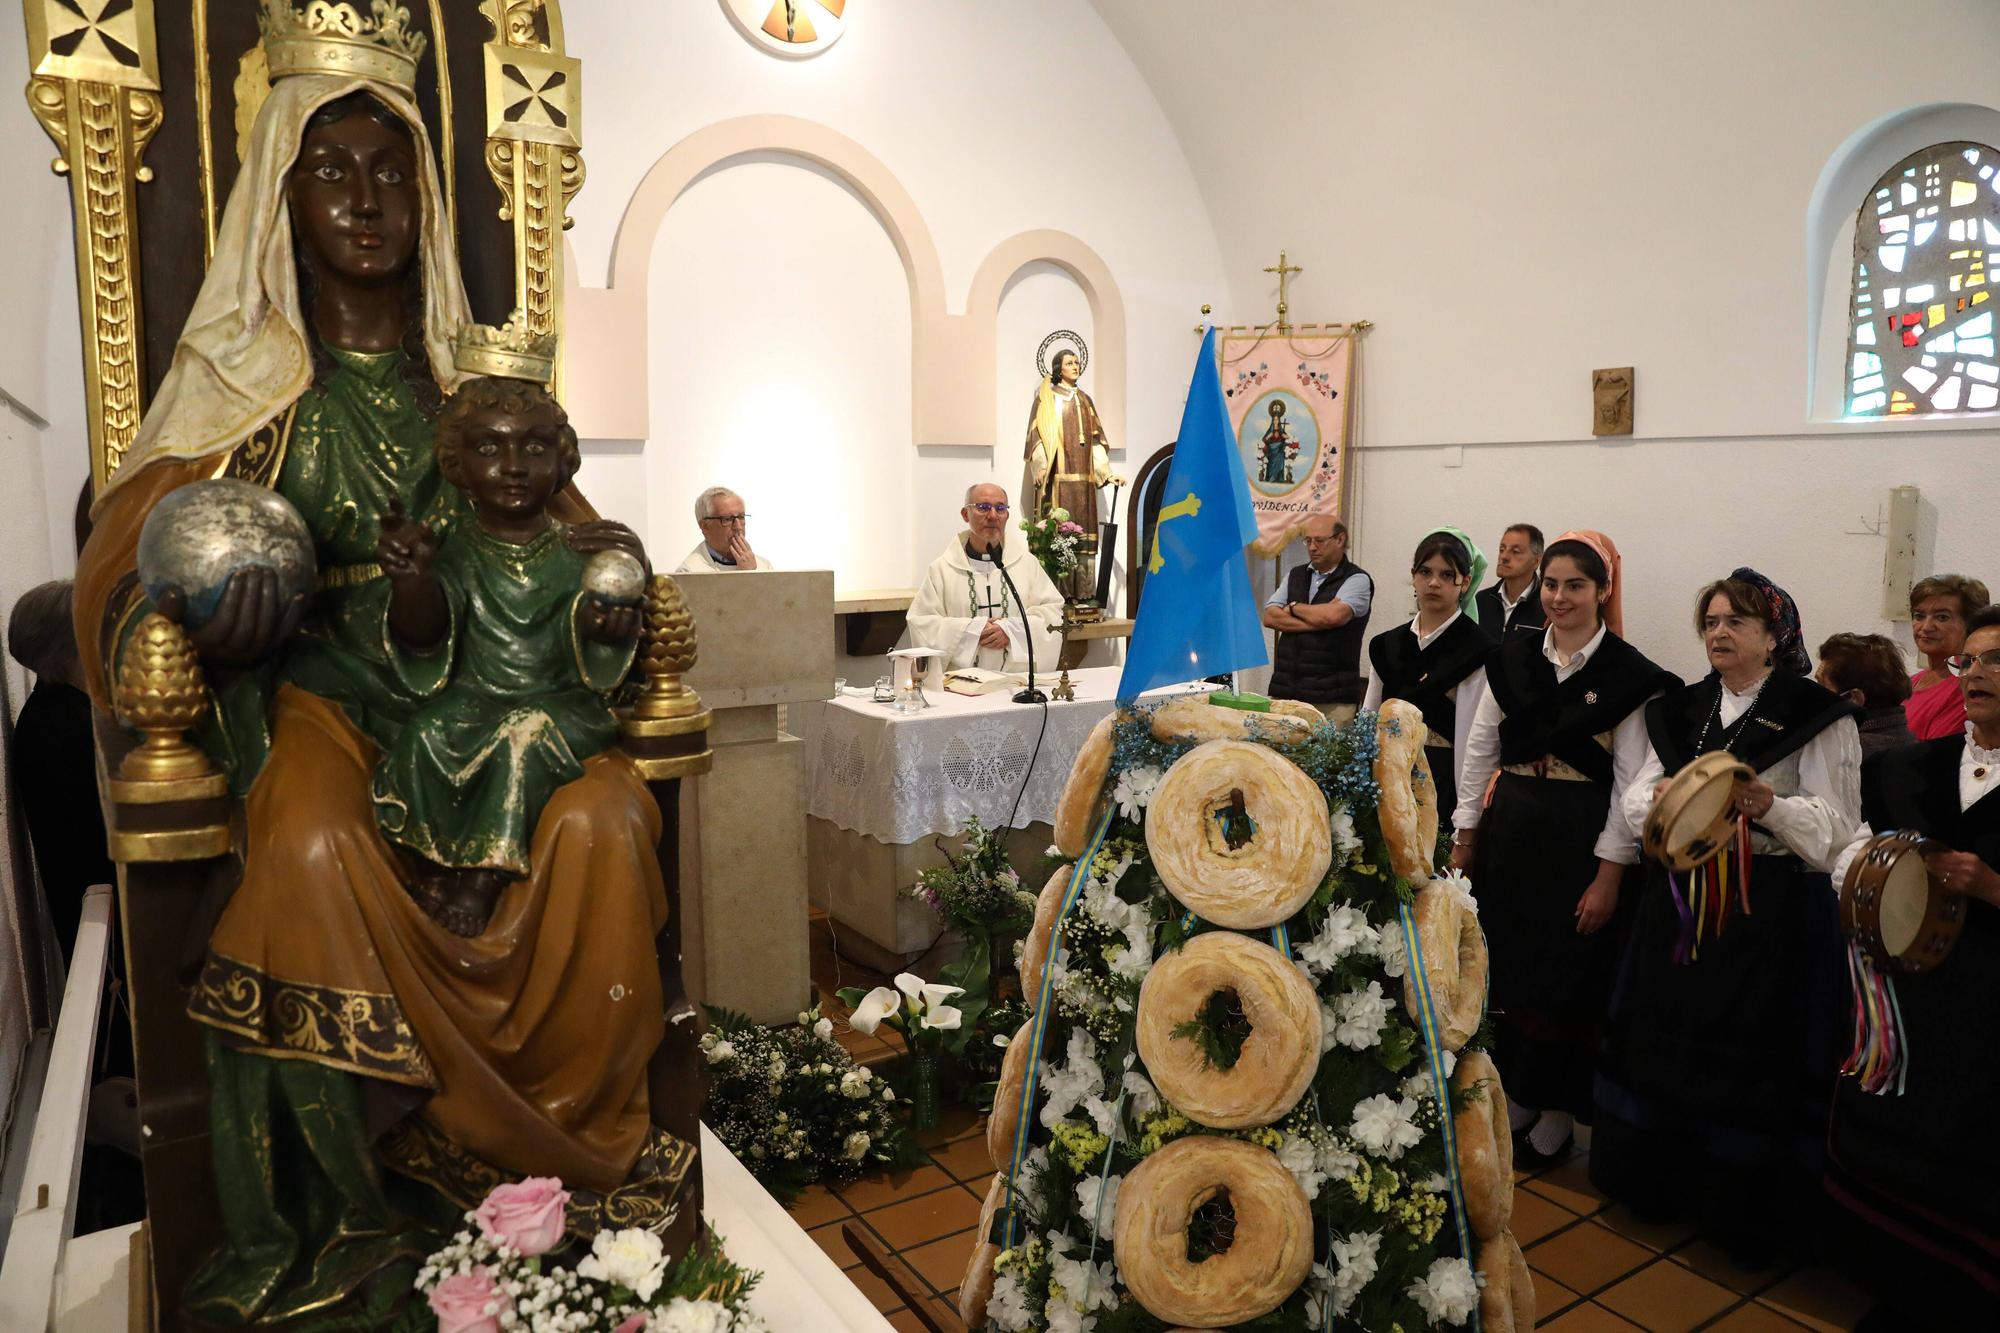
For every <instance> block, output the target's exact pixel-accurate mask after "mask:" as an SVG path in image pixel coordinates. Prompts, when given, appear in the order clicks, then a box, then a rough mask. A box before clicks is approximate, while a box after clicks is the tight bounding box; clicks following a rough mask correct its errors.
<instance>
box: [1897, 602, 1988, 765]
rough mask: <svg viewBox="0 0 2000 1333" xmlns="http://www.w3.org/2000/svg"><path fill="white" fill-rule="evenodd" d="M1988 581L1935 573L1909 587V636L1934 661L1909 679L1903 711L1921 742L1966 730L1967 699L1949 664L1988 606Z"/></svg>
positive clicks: (1939, 738)
mask: <svg viewBox="0 0 2000 1333" xmlns="http://www.w3.org/2000/svg"><path fill="white" fill-rule="evenodd" d="M1987 601H1988V598H1987V594H1986V585H1985V584H1984V583H1981V582H1980V581H1979V580H1978V579H1969V578H1966V577H1965V576H1964V575H1963V574H1933V575H1931V576H1930V577H1929V578H1927V579H1919V580H1917V582H1916V584H1915V586H1913V587H1912V588H1911V589H1910V637H1911V638H1912V639H1914V640H1915V641H1916V645H1917V651H1918V652H1920V653H1922V654H1923V655H1924V658H1925V660H1926V661H1927V662H1928V663H1929V665H1928V666H1926V667H1925V668H1924V669H1923V670H1922V671H1919V672H1917V673H1916V674H1915V675H1914V676H1911V677H1910V697H1909V701H1908V702H1906V703H1905V704H1904V705H1903V711H1904V713H1905V714H1907V715H1908V717H1909V719H1910V730H1911V731H1912V732H1914V733H1915V734H1916V738H1917V739H1918V740H1920V741H1934V740H1942V739H1945V738H1947V737H1952V736H1956V735H1958V733H1959V732H1961V731H1963V730H1964V729H1965V701H1964V699H1963V698H1962V697H1961V696H1960V693H1959V688H1958V681H1957V680H1955V679H1953V677H1952V674H1951V669H1950V667H1949V666H1948V665H1947V663H1948V662H1949V661H1950V660H1951V658H1952V657H1953V656H1955V655H1956V654H1958V653H1960V652H1962V651H1963V650H1964V648H1965V627H1966V624H1967V622H1968V620H1969V619H1970V618H1971V616H1972V614H1973V613H1974V612H1976V611H1978V610H1980V609H1981V608H1983V607H1984V606H1985V605H1986V604H1987Z"/></svg>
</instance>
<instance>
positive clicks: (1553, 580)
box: [1452, 531, 1680, 1161]
mask: <svg viewBox="0 0 2000 1333" xmlns="http://www.w3.org/2000/svg"><path fill="white" fill-rule="evenodd" d="M1541 590H1542V606H1543V608H1544V609H1545V610H1546V611H1547V613H1548V628H1547V630H1545V631H1544V632H1543V633H1541V634H1515V635H1510V636H1508V638H1507V640H1506V641H1505V642H1504V643H1502V644H1501V645H1500V648H1499V651H1498V652H1497V653H1496V654H1495V656H1494V657H1493V658H1492V659H1491V660H1490V661H1489V662H1488V664H1487V668H1486V694H1485V697H1484V698H1482V699H1481V700H1480V701H1479V707H1478V709H1477V711H1476V712H1475V713H1474V715H1473V719H1472V731H1471V734H1470V735H1469V736H1467V738H1466V744H1465V762H1464V766H1463V768H1462V769H1461V771H1460V773H1459V790H1460V791H1461V792H1462V793H1463V799H1461V800H1460V801H1459V804H1458V811H1457V813H1456V815H1455V816H1454V817H1453V819H1452V824H1453V827H1454V829H1455V830H1456V832H1455V834H1454V836H1453V840H1452V842H1453V845H1452V864H1453V865H1454V866H1456V867H1458V868H1460V869H1466V870H1469V871H1470V872H1471V874H1472V884H1473V892H1474V893H1475V894H1477V895H1478V898H1479V916H1480V921H1481V923H1482V924H1483V925H1484V926H1485V928H1486V938H1487V941H1488V947H1489V948H1490V950H1491V953H1492V959H1493V967H1492V991H1491V998H1490V1001H1489V1004H1490V1007H1491V1009H1492V1011H1493V1015H1494V1018H1495V1021H1496V1023H1497V1024H1498V1026H1499V1029H1500V1040H1499V1042H1498V1044H1497V1049H1496V1051H1495V1055H1496V1057H1497V1058H1498V1060H1499V1062H1500V1072H1501V1076H1502V1078H1503V1079H1504V1080H1505V1082H1506V1086H1507V1094H1508V1099H1509V1102H1510V1105H1509V1108H1508V1115H1509V1120H1510V1122H1511V1124H1512V1126H1513V1128H1514V1131H1515V1133H1516V1134H1518V1135H1521V1136H1522V1142H1521V1143H1520V1145H1519V1147H1518V1148H1517V1151H1519V1152H1522V1153H1524V1154H1525V1155H1526V1156H1527V1158H1528V1159H1529V1160H1531V1161H1546V1160H1549V1159H1551V1158H1554V1157H1556V1156H1559V1155H1560V1154H1561V1153H1562V1152H1563V1151H1564V1150H1565V1149H1566V1148H1567V1147H1568V1146H1569V1143H1570V1138H1571V1129H1572V1125H1573V1123H1574V1118H1575V1117H1576V1116H1578V1115H1584V1116H1586V1118H1587V1114H1588V1112H1589V1110H1590V1076H1591V1069H1592V1065H1593V1061H1594V1057H1595V1053H1596V1041H1597V1035H1598V1031H1599V1027H1600V1024H1601V1022H1602V1018H1603V1014H1604V1006H1605V999H1606V996H1607V995H1608V994H1609V992H1610V988H1611V976H1612V972H1613V971H1614V969H1615V966H1616V961H1617V956H1618V940H1619V938H1620V937H1621V935H1622V928H1623V924H1624V922H1625V921H1626V920H1628V919H1629V910H1627V911H1621V904H1626V903H1629V901H1630V895H1629V894H1628V893H1626V892H1625V891H1624V888H1625V882H1626V878H1627V875H1628V873H1629V872H1630V870H1631V868H1632V866H1633V865H1634V863H1636V862H1637V861H1638V859H1639V844H1638V839H1637V838H1636V837H1634V836H1633V833H1632V830H1631V827H1630V826H1629V825H1628V824H1627V823H1626V819H1625V811H1624V808H1623V806H1622V804H1621V798H1622V796H1623V794H1624V792H1625V789H1626V788H1627V787H1629V786H1630V785H1631V784H1632V781H1633V779H1634V778H1635V777H1636V775H1637V774H1638V772H1639V768H1640V766H1641V764H1643V763H1644V761H1645V757H1646V733H1645V724H1644V721H1643V719H1642V717H1641V711H1642V709H1643V707H1644V705H1645V703H1646V701H1647V700H1648V699H1651V698H1652V697H1653V696H1655V695H1657V694H1658V693H1660V691H1662V690H1664V689H1670V688H1672V687H1674V686H1677V685H1679V684H1680V681H1679V680H1678V679H1677V678H1676V677H1675V676H1674V675H1673V674H1672V673H1670V672H1668V671H1665V670H1663V669H1662V668H1660V667H1658V666H1656V665H1654V664H1653V663H1652V662H1651V661H1649V660H1647V658H1646V657H1645V655H1644V654H1642V653H1641V652H1639V650H1638V649H1636V648H1634V647H1632V646H1631V645H1630V644H1628V643H1626V642H1625V640H1623V639H1621V638H1620V637H1618V628H1619V626H1620V624H1621V623H1622V617H1621V615H1620V601H1621V595H1622V591H1623V571H1622V570H1621V569H1620V567H1619V560H1618V548H1617V547H1615V546H1613V545H1612V543H1611V539H1610V538H1609V537H1606V536H1605V535H1604V534H1603V533H1600V532H1589V531H1583V532H1569V533H1564V534H1563V535H1562V536H1561V537H1560V538H1558V539H1557V540H1556V541H1555V542H1553V543H1551V544H1550V545H1549V547H1548V548H1547V549H1546V550H1545V551H1544V552H1543V553H1542V568H1541ZM1496 774H1497V777H1496ZM1489 781H1491V782H1492V783H1493V787H1492V796H1491V800H1490V802H1489V803H1487V804H1485V805H1484V806H1483V807H1482V803H1481V800H1480V793H1482V792H1485V791H1486V790H1487V784H1488V782H1489Z"/></svg>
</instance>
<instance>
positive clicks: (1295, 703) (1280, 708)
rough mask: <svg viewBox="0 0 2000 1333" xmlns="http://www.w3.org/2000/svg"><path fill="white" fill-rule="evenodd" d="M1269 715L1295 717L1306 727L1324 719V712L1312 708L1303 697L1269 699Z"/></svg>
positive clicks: (1313, 725)
mask: <svg viewBox="0 0 2000 1333" xmlns="http://www.w3.org/2000/svg"><path fill="white" fill-rule="evenodd" d="M1271 716H1274V717H1295V718H1297V719H1298V720H1299V721H1301V722H1303V723H1305V724H1306V726H1307V727H1317V726H1318V725H1319V724H1320V723H1322V722H1324V721H1326V714H1325V713H1322V712H1320V711H1319V709H1317V708H1314V707H1313V706H1312V705H1311V704H1309V703H1307V702H1306V701H1305V700H1303V699H1273V700H1271Z"/></svg>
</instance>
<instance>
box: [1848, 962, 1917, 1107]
mask: <svg viewBox="0 0 2000 1333" xmlns="http://www.w3.org/2000/svg"><path fill="white" fill-rule="evenodd" d="M1847 979H1848V981H1849V982H1850V983H1851V984H1852V985H1853V987H1854V1045H1853V1047H1852V1049H1850V1050H1849V1051H1848V1053H1847V1061H1846V1063H1844V1064H1842V1065H1841V1066H1840V1072H1841V1074H1842V1076H1843V1077H1846V1078H1851V1079H1854V1080H1855V1081H1856V1082H1857V1083H1859V1084H1860V1085H1861V1090H1862V1091H1863V1092H1866V1093H1872V1094H1874V1095H1875V1096H1878V1097H1887V1096H1895V1097H1900V1096H1902V1095H1903V1088H1904V1085H1905V1084H1906V1082H1907V1081H1908V1079H1909V1074H1910V1048H1909V1044H1908V1042H1907V1040H1906V1038H1905V1035H1904V1031H1903V1007H1902V1005H1901V1004H1900V1003H1899V1002H1898V1001H1897V999H1896V979H1895V978H1894V977H1892V976H1889V975H1887V974H1886V973H1884V972H1883V971H1882V970H1881V969H1880V968H1878V967H1876V966H1875V962H1874V960H1873V959H1871V958H1870V957H1869V956H1868V953H1867V950H1865V949H1863V948H1862V947H1861V946H1860V945H1859V944H1858V943H1855V942H1853V941H1849V942H1848V945H1847Z"/></svg>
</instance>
